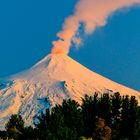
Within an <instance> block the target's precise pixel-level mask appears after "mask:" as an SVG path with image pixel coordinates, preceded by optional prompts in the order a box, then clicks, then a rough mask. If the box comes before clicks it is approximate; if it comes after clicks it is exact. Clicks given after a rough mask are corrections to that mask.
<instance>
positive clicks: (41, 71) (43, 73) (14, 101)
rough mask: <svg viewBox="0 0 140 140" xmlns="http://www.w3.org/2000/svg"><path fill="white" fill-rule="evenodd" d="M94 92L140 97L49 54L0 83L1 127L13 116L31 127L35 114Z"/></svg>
mask: <svg viewBox="0 0 140 140" xmlns="http://www.w3.org/2000/svg"><path fill="white" fill-rule="evenodd" d="M95 92H98V93H100V94H102V93H104V92H109V93H110V92H111V93H112V92H120V93H121V94H123V95H126V94H128V95H135V96H136V97H137V99H138V100H139V98H140V93H139V92H138V91H135V90H132V89H130V88H127V87H125V86H123V85H120V84H118V83H115V82H113V81H111V80H109V79H107V78H105V77H103V76H101V75H99V74H96V73H95V72H92V71H90V70H89V69H87V68H85V67H84V66H82V65H81V64H79V63H78V62H76V61H74V60H73V59H71V58H70V57H68V56H67V55H65V54H49V55H48V56H46V57H45V58H44V59H43V60H41V61H40V62H39V63H37V64H36V65H35V66H33V67H32V68H30V69H29V70H27V71H24V72H21V73H19V74H16V75H13V76H10V77H9V78H6V80H2V82H0V114H1V115H0V127H1V128H3V126H4V124H5V123H6V122H7V120H8V118H9V116H10V115H11V114H16V113H19V114H21V115H22V116H23V118H24V119H25V122H26V124H27V125H30V124H33V120H35V118H36V115H39V114H40V112H42V111H45V110H46V108H50V107H51V106H54V105H55V104H57V103H58V104H59V103H61V102H62V100H63V99H68V98H72V99H74V100H76V101H78V102H80V101H81V97H83V96H84V95H85V94H88V95H93V94H94V93H95Z"/></svg>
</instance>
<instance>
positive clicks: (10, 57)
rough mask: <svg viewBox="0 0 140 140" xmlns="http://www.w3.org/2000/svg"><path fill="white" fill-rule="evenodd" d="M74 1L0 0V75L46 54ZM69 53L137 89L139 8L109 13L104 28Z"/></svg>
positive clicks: (139, 80) (139, 74)
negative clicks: (110, 14)
mask: <svg viewBox="0 0 140 140" xmlns="http://www.w3.org/2000/svg"><path fill="white" fill-rule="evenodd" d="M76 2H77V1H76V0H70V1H66V0H61V1H58V0H47V1H45V0H42V1H37V0H24V1H18V0H12V1H11V0H5V1H0V77H5V76H8V75H11V74H14V73H17V72H20V71H22V70H24V69H27V68H29V67H31V66H32V65H34V64H35V63H36V62H38V61H39V60H41V59H42V58H43V57H45V55H47V54H48V53H50V49H51V46H52V45H51V42H52V41H53V40H54V39H56V33H57V32H58V31H59V30H60V29H61V27H62V24H63V21H64V19H65V18H66V17H67V16H68V15H70V14H71V13H72V12H73V9H74V5H75V3H76ZM69 55H70V56H71V57H72V58H74V59H75V60H77V61H79V62H80V63H82V64H83V65H85V66H86V67H88V68H90V69H91V70H93V71H95V72H97V73H99V74H101V75H103V76H106V77H108V78H110V79H112V80H114V81H116V82H119V83H121V84H124V85H126V86H129V87H131V88H134V89H137V90H140V61H139V60H140V7H138V6H137V7H133V8H131V9H127V10H123V11H121V12H117V13H115V14H114V15H112V16H111V17H110V18H109V20H108V24H107V25H106V26H105V27H102V28H98V29H97V30H96V31H95V33H94V34H92V35H91V36H88V37H86V38H85V41H84V45H83V46H81V48H79V49H78V50H75V49H71V51H70V54H69Z"/></svg>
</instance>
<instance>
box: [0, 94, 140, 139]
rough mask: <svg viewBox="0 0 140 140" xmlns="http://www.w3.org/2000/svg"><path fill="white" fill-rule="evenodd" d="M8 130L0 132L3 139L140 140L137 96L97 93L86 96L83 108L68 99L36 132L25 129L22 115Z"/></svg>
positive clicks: (44, 118)
mask: <svg viewBox="0 0 140 140" xmlns="http://www.w3.org/2000/svg"><path fill="white" fill-rule="evenodd" d="M5 129H6V131H1V132H0V137H1V138H2V139H15V140H82V139H88V138H91V139H93V140H126V139H127V140H139V139H140V107H139V106H138V102H137V100H136V99H135V97H134V96H131V97H129V96H121V95H120V93H115V94H113V95H109V94H108V93H105V94H103V95H101V96H98V94H97V93H95V94H94V96H87V95H86V96H85V98H83V99H82V103H81V105H79V104H78V103H77V102H76V101H74V100H71V99H69V100H64V101H63V102H62V105H56V106H55V107H53V108H52V109H51V110H49V109H47V110H46V112H45V113H42V114H41V115H40V117H39V118H38V123H37V124H35V128H32V127H31V126H29V127H25V125H24V121H23V119H22V117H21V116H20V115H12V116H11V118H10V119H9V121H8V123H7V124H6V126H5ZM84 137H85V138H84Z"/></svg>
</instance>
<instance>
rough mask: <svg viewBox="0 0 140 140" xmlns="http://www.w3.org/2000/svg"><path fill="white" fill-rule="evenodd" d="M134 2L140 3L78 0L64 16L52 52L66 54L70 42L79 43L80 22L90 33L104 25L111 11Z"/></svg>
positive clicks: (111, 0)
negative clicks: (72, 9)
mask: <svg viewBox="0 0 140 140" xmlns="http://www.w3.org/2000/svg"><path fill="white" fill-rule="evenodd" d="M136 4H140V0H79V2H78V3H77V5H76V7H75V12H74V14H73V15H72V16H70V17H68V18H66V20H65V22H64V24H63V28H62V31H60V32H59V33H58V34H57V37H58V38H59V39H58V40H57V41H53V48H52V53H65V54H67V53H68V52H69V49H70V46H71V43H74V44H75V46H77V45H79V44H80V43H81V39H80V37H77V34H78V31H79V27H80V25H81V24H83V25H84V32H85V34H91V33H93V32H94V31H95V29H96V27H101V26H105V25H106V23H107V19H108V17H109V16H110V15H111V14H112V13H114V12H116V11H118V10H120V9H122V8H125V7H130V6H134V5H136Z"/></svg>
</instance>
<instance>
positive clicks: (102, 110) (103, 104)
mask: <svg viewBox="0 0 140 140" xmlns="http://www.w3.org/2000/svg"><path fill="white" fill-rule="evenodd" d="M99 117H100V118H103V119H105V120H106V123H107V124H108V125H109V126H110V125H111V123H112V120H111V100H110V96H109V94H108V93H105V94H103V95H102V96H101V98H100V100H99Z"/></svg>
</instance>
